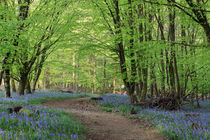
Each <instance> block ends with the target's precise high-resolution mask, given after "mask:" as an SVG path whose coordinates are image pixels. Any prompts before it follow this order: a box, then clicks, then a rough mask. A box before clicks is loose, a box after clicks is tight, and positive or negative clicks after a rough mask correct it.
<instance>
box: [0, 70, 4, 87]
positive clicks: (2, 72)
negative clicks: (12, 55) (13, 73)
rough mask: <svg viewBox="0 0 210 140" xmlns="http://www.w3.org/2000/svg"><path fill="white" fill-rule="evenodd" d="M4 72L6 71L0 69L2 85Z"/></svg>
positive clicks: (0, 82)
mask: <svg viewBox="0 0 210 140" xmlns="http://www.w3.org/2000/svg"><path fill="white" fill-rule="evenodd" d="M3 74H4V71H3V70H1V71H0V86H1V84H2V79H3Z"/></svg>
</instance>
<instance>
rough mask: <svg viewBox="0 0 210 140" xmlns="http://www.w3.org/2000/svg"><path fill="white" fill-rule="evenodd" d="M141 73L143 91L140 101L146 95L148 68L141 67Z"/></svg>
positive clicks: (144, 98)
mask: <svg viewBox="0 0 210 140" xmlns="http://www.w3.org/2000/svg"><path fill="white" fill-rule="evenodd" d="M142 73H143V82H144V84H143V92H142V95H141V99H140V101H141V102H143V101H145V100H146V96H147V80H148V78H147V77H148V68H143V70H142Z"/></svg>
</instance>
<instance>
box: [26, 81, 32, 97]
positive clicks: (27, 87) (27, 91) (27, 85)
mask: <svg viewBox="0 0 210 140" xmlns="http://www.w3.org/2000/svg"><path fill="white" fill-rule="evenodd" d="M26 93H27V94H31V93H32V91H31V84H30V81H29V79H27V83H26Z"/></svg>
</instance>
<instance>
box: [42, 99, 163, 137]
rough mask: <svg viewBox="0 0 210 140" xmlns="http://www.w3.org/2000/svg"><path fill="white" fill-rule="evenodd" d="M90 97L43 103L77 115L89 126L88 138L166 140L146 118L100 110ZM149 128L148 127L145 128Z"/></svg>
mask: <svg viewBox="0 0 210 140" xmlns="http://www.w3.org/2000/svg"><path fill="white" fill-rule="evenodd" d="M88 100H89V98H78V99H67V100H52V101H47V102H45V103H43V104H42V105H44V106H47V107H50V108H62V109H65V110H66V111H68V112H70V113H73V114H75V115H76V116H77V119H78V120H81V121H82V123H83V124H84V125H85V127H86V128H87V130H88V132H87V134H85V135H86V138H87V139H88V140H164V139H165V138H164V137H163V136H161V135H159V134H158V133H157V132H156V131H155V130H154V129H153V128H150V127H148V126H149V123H148V122H146V121H144V120H136V119H127V118H125V117H123V116H121V115H120V114H116V113H107V112H102V111H98V109H99V108H101V107H100V106H94V105H92V104H90V103H88ZM145 128H147V129H145Z"/></svg>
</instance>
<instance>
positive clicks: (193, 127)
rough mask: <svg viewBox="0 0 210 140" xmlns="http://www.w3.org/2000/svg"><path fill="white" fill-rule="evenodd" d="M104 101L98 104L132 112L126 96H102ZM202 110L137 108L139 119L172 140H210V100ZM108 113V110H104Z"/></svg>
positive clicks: (204, 104)
mask: <svg viewBox="0 0 210 140" xmlns="http://www.w3.org/2000/svg"><path fill="white" fill-rule="evenodd" d="M101 97H103V99H104V100H103V101H98V102H95V103H96V104H99V105H102V106H105V107H108V108H109V109H108V110H109V111H110V110H112V109H114V110H118V111H121V112H124V113H123V114H125V113H126V112H130V111H131V108H132V106H130V102H129V98H128V96H126V95H112V94H109V95H102V96H101ZM200 103H201V108H194V107H192V106H189V105H185V106H183V107H182V109H181V110H179V111H166V110H159V109H151V108H145V109H142V108H140V107H135V110H136V111H137V112H138V114H137V116H136V117H138V118H140V119H141V118H143V119H147V120H150V121H151V122H152V124H153V125H154V126H155V127H157V128H158V129H159V130H160V132H161V133H162V134H164V135H165V136H166V137H168V138H169V139H172V140H208V139H210V100H205V101H201V102H200ZM104 110H105V111H106V109H104Z"/></svg>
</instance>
